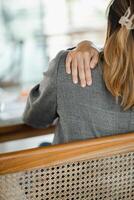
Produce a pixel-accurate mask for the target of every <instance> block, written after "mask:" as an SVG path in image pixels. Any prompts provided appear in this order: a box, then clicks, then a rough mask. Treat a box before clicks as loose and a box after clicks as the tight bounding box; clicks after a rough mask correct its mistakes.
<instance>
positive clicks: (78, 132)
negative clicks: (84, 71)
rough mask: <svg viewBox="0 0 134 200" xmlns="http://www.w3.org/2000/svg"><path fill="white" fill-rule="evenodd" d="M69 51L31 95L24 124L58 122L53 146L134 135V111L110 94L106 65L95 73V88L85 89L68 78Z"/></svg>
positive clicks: (60, 55)
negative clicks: (118, 135) (105, 72)
mask: <svg viewBox="0 0 134 200" xmlns="http://www.w3.org/2000/svg"><path fill="white" fill-rule="evenodd" d="M67 54H68V50H62V51H60V52H59V53H58V54H57V55H56V57H55V58H54V59H53V60H52V61H51V62H50V63H49V68H48V71H47V72H45V73H44V78H43V80H42V81H41V83H40V84H38V85H36V86H35V87H34V88H33V89H32V90H31V92H30V95H29V97H28V100H27V105H26V108H25V112H24V116H23V120H24V122H25V123H26V124H28V125H31V126H33V127H36V128H45V127H47V126H49V125H50V124H52V123H53V122H54V120H56V121H57V128H56V132H55V137H54V141H53V144H58V143H68V142H70V141H76V140H85V139H89V138H96V137H102V136H107V135H115V134H119V133H122V134H123V133H127V132H134V110H133V109H129V110H127V111H123V109H122V107H121V106H120V104H117V102H116V100H115V98H114V97H113V96H112V95H111V93H110V92H109V91H108V90H107V88H106V86H105V83H104V81H103V77H102V63H101V61H100V62H99V63H98V65H97V66H96V68H95V69H94V70H93V71H92V77H93V84H92V86H90V87H89V86H87V87H86V88H82V87H81V86H80V85H79V84H76V85H75V84H73V82H72V78H71V75H68V74H66V71H65V61H66V56H67Z"/></svg>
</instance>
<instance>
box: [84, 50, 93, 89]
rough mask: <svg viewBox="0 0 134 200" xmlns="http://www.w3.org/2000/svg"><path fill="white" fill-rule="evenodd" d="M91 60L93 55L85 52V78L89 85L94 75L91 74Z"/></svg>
mask: <svg viewBox="0 0 134 200" xmlns="http://www.w3.org/2000/svg"><path fill="white" fill-rule="evenodd" d="M90 62H91V56H90V54H89V53H85V54H84V66H85V78H86V83H87V85H89V86H90V85H91V84H92V76H91V70H90V64H89V63H90Z"/></svg>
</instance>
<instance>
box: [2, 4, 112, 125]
mask: <svg viewBox="0 0 134 200" xmlns="http://www.w3.org/2000/svg"><path fill="white" fill-rule="evenodd" d="M108 2H109V1H108V0H94V1H92V0H55V1H54V0H27V1H24V0H19V1H18V0H0V6H1V8H0V88H1V89H0V95H1V97H2V98H1V100H0V125H1V124H2V125H3V123H6V124H8V123H9V121H10V122H12V123H16V119H17V120H19V119H20V121H21V115H22V112H23V110H24V106H25V102H26V97H27V94H28V91H29V89H30V88H31V87H32V86H33V85H34V84H36V83H37V82H39V81H40V80H41V78H42V72H43V71H45V70H47V67H48V61H49V60H50V59H52V58H53V57H54V56H55V55H56V53H57V52H58V51H60V50H61V49H66V48H69V47H72V46H75V45H76V44H77V43H78V42H80V41H82V40H85V39H86V40H92V41H93V42H94V43H95V44H96V45H98V46H103V43H104V38H105V32H106V17H105V10H106V7H107V5H108ZM17 122H18V121H17Z"/></svg>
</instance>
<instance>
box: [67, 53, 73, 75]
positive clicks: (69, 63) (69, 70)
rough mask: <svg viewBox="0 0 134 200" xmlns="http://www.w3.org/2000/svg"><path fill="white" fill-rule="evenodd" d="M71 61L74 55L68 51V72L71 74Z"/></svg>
mask: <svg viewBox="0 0 134 200" xmlns="http://www.w3.org/2000/svg"><path fill="white" fill-rule="evenodd" d="M71 62H72V57H71V55H70V53H68V55H67V58H66V72H67V74H71Z"/></svg>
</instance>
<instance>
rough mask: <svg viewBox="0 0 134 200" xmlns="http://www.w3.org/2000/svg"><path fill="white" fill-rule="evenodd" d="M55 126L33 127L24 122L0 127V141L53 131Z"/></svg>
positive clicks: (46, 133)
mask: <svg viewBox="0 0 134 200" xmlns="http://www.w3.org/2000/svg"><path fill="white" fill-rule="evenodd" d="M54 131H55V126H51V127H49V128H44V129H35V128H32V127H30V126H27V125H25V124H20V125H13V126H5V127H0V143H2V142H7V141H12V140H18V139H24V138H29V137H35V136H41V135H48V134H51V133H54Z"/></svg>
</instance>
